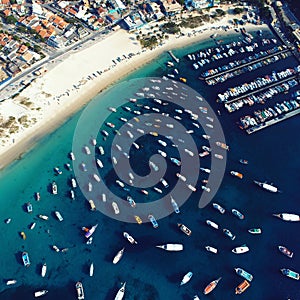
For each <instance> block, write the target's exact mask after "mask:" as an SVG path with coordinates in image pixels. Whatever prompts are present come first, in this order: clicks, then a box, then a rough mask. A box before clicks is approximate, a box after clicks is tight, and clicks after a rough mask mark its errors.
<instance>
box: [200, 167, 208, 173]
mask: <svg viewBox="0 0 300 300" xmlns="http://www.w3.org/2000/svg"><path fill="white" fill-rule="evenodd" d="M200 170H201V171H203V172H205V173H207V174H209V173H210V169H207V168H200Z"/></svg>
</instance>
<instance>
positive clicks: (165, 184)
mask: <svg viewBox="0 0 300 300" xmlns="http://www.w3.org/2000/svg"><path fill="white" fill-rule="evenodd" d="M160 182H161V183H162V184H163V186H164V187H165V188H168V187H169V184H168V182H167V181H166V180H165V179H164V178H161V179H160Z"/></svg>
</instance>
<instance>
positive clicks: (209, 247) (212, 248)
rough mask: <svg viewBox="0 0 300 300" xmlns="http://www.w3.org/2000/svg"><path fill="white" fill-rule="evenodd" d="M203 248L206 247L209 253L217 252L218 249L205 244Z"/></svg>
mask: <svg viewBox="0 0 300 300" xmlns="http://www.w3.org/2000/svg"><path fill="white" fill-rule="evenodd" d="M205 249H206V250H207V251H208V252H211V253H215V254H217V253H218V249H216V248H214V247H211V246H205Z"/></svg>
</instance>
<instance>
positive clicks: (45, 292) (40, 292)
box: [34, 290, 48, 298]
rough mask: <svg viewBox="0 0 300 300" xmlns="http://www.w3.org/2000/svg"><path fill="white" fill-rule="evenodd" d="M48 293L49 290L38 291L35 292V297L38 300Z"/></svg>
mask: <svg viewBox="0 0 300 300" xmlns="http://www.w3.org/2000/svg"><path fill="white" fill-rule="evenodd" d="M47 293H48V291H47V290H41V291H37V292H34V297H35V298H38V297H41V296H44V295H46V294H47Z"/></svg>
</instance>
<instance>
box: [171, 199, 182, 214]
mask: <svg viewBox="0 0 300 300" xmlns="http://www.w3.org/2000/svg"><path fill="white" fill-rule="evenodd" d="M171 204H172V207H173V209H174V212H175V213H176V214H179V213H180V210H179V207H178V204H177V202H176V201H175V200H174V199H173V197H172V196H171Z"/></svg>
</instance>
